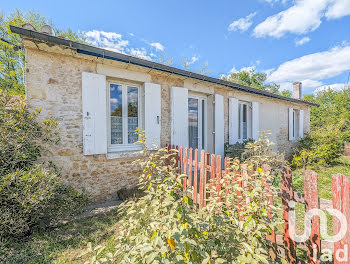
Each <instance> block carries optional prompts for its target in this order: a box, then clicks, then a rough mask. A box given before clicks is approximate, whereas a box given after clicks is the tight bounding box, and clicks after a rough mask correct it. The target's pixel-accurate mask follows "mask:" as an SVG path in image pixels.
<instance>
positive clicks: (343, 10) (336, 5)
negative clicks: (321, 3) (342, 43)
mask: <svg viewBox="0 0 350 264" xmlns="http://www.w3.org/2000/svg"><path fill="white" fill-rule="evenodd" d="M347 15H350V1H349V0H335V1H333V3H332V4H331V5H330V7H329V8H328V10H327V12H326V18H327V19H336V18H340V17H343V16H347Z"/></svg>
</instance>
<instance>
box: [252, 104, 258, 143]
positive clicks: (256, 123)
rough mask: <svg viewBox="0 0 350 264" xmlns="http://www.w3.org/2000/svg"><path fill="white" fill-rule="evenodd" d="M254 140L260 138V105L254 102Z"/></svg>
mask: <svg viewBox="0 0 350 264" xmlns="http://www.w3.org/2000/svg"><path fill="white" fill-rule="evenodd" d="M252 138H253V139H254V140H258V138H259V103H258V102H252Z"/></svg>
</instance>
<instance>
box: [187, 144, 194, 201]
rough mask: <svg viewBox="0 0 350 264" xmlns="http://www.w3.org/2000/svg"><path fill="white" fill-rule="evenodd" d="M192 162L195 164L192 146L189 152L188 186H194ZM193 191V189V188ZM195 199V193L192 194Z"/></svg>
mask: <svg viewBox="0 0 350 264" xmlns="http://www.w3.org/2000/svg"><path fill="white" fill-rule="evenodd" d="M192 164H193V155H192V148H190V150H189V153H188V186H189V187H190V188H192V187H193V186H192V184H193V181H192ZM192 191H193V189H192ZM191 198H192V199H193V195H192V196H191Z"/></svg>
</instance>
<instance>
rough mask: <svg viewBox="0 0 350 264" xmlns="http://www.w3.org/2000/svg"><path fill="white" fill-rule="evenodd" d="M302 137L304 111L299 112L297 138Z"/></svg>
mask: <svg viewBox="0 0 350 264" xmlns="http://www.w3.org/2000/svg"><path fill="white" fill-rule="evenodd" d="M303 137H304V110H300V111H299V138H303Z"/></svg>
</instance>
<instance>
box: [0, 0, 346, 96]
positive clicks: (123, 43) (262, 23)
mask: <svg viewBox="0 0 350 264" xmlns="http://www.w3.org/2000/svg"><path fill="white" fill-rule="evenodd" d="M0 8H1V9H3V11H4V12H5V14H8V13H10V12H11V11H13V10H14V9H15V8H19V9H21V10H23V11H26V10H35V11H38V12H40V13H43V14H44V15H46V16H47V17H49V18H50V19H52V22H53V23H54V24H55V25H57V26H58V27H61V28H68V27H70V28H72V29H73V30H76V31H78V30H81V31H83V32H86V34H87V36H88V40H89V41H90V42H91V43H92V44H94V45H98V46H100V47H103V48H108V49H111V50H115V51H119V52H124V53H127V54H132V55H135V56H139V57H143V58H146V59H152V60H154V61H158V60H159V58H164V57H168V58H173V60H174V61H173V62H174V63H173V65H174V66H176V67H182V65H183V60H184V59H185V58H187V64H188V65H189V67H190V69H191V70H193V71H200V70H201V68H202V67H203V65H204V64H205V63H206V62H208V71H209V73H208V75H210V76H213V77H220V76H221V75H222V74H225V75H227V74H229V73H230V72H232V71H240V70H242V69H247V67H254V68H255V69H256V70H257V71H259V72H266V73H268V80H269V81H270V82H275V83H278V84H280V85H281V87H282V89H289V88H291V83H292V82H294V81H302V82H303V87H304V93H305V94H306V93H312V92H314V91H315V90H317V89H320V87H321V89H322V87H323V86H325V85H331V86H332V87H333V88H334V89H339V88H341V87H344V84H345V83H346V82H347V79H348V75H349V71H350V34H349V33H350V0H295V1H293V0H245V1H239V0H231V1H226V0H222V1H204V0H202V1H182V0H177V1H167V0H163V1H160V0H159V1H151V0H148V1H144V0H137V1H136V0H128V1H119V0H114V1H103V0H100V1H65V0H61V1H47V0H46V1H28V0H25V1H24V0H23V1H16V0H12V1H4V2H3V3H2V4H1V7H0ZM248 69H249V68H248Z"/></svg>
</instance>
